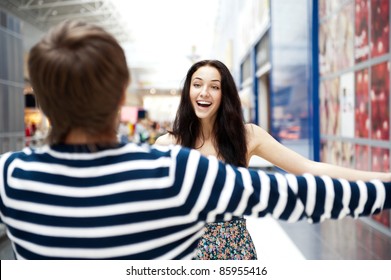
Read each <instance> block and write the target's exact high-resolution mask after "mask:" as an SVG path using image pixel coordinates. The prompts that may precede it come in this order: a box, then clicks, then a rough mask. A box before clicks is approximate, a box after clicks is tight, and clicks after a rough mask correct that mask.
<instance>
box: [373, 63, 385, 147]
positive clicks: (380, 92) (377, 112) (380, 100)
mask: <svg viewBox="0 0 391 280" xmlns="http://www.w3.org/2000/svg"><path fill="white" fill-rule="evenodd" d="M371 72H372V75H371V94H370V96H371V112H372V113H371V124H372V127H371V128H372V139H376V140H389V139H390V108H389V104H390V102H389V100H390V63H389V62H383V63H380V64H377V65H375V66H372V71H371Z"/></svg>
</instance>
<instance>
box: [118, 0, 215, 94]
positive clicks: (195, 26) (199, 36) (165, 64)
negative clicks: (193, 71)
mask: <svg viewBox="0 0 391 280" xmlns="http://www.w3.org/2000/svg"><path fill="white" fill-rule="evenodd" d="M111 1H112V2H113V4H114V6H115V7H117V8H118V11H119V13H120V14H121V15H122V18H123V20H124V22H125V23H126V24H127V26H126V29H127V30H129V32H130V33H129V40H128V41H127V42H124V43H123V46H124V48H125V50H126V53H127V60H128V63H129V65H130V67H131V68H133V69H135V70H136V69H140V70H141V71H140V72H137V73H136V75H137V77H135V78H136V79H138V83H139V84H138V86H141V87H145V88H159V89H178V88H179V87H180V85H181V82H182V80H183V78H184V77H185V74H186V72H187V70H188V68H189V67H190V66H191V64H192V62H193V61H194V59H196V60H197V59H201V58H210V56H211V51H212V47H213V38H214V26H215V22H216V15H217V14H216V12H217V8H218V2H219V0H195V1H194V0H193V1H190V0H164V1H163V0H143V1H140V0H111Z"/></svg>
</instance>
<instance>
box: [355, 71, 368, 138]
mask: <svg viewBox="0 0 391 280" xmlns="http://www.w3.org/2000/svg"><path fill="white" fill-rule="evenodd" d="M368 83H369V80H368V69H364V70H360V71H357V72H356V73H355V89H356V98H355V106H354V111H355V136H356V137H360V138H368V137H369V126H370V119H369V84H368Z"/></svg>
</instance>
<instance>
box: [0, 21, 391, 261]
mask: <svg viewBox="0 0 391 280" xmlns="http://www.w3.org/2000/svg"><path fill="white" fill-rule="evenodd" d="M28 69H29V73H30V77H31V83H32V86H33V89H34V93H35V95H36V98H37V101H38V104H39V106H40V108H41V110H42V111H43V112H44V114H45V115H46V116H47V117H48V119H49V120H50V123H51V131H50V134H49V135H48V138H47V145H45V146H43V147H41V148H37V149H31V148H25V149H24V150H22V151H19V152H10V153H7V154H5V155H3V156H2V157H1V158H0V174H1V177H2V180H1V181H0V191H1V200H0V201H1V208H0V211H1V219H2V222H3V223H4V224H5V225H6V226H7V234H8V237H9V238H10V240H11V242H12V244H13V248H14V253H15V256H16V258H17V259H191V258H192V257H193V253H194V250H195V248H196V246H197V242H198V239H199V237H200V236H201V235H202V233H203V228H204V225H205V223H206V222H213V221H221V220H229V219H231V218H232V216H242V215H248V216H255V217H263V216H265V215H267V214H271V215H272V216H273V217H274V218H276V219H282V220H287V221H290V222H295V221H298V220H300V219H304V218H306V219H308V220H309V221H310V222H320V221H322V220H324V219H339V218H343V217H345V216H353V217H355V218H357V217H359V216H368V215H372V214H374V213H378V212H380V211H381V210H382V209H389V208H390V207H391V183H390V182H384V183H383V182H381V181H380V180H373V181H371V182H360V181H359V182H348V181H346V180H342V179H331V178H329V177H327V176H323V177H317V176H312V175H309V174H305V175H303V176H294V175H292V174H286V175H282V174H278V173H276V174H266V173H265V172H262V171H249V170H247V169H245V168H236V167H234V166H231V165H225V164H223V163H222V162H219V161H218V160H217V159H216V158H215V157H208V158H207V157H203V156H202V155H201V154H200V153H199V152H198V151H195V150H189V149H185V148H182V147H180V146H170V147H169V148H166V147H159V146H155V147H153V146H152V147H151V146H139V145H136V144H134V143H119V142H118V139H117V133H116V129H117V126H118V115H117V114H118V111H119V109H120V108H121V106H122V105H123V103H124V100H125V92H126V88H127V86H128V83H129V80H130V77H129V71H128V66H127V63H126V59H125V55H124V52H123V49H122V48H121V47H120V45H119V44H118V42H117V41H116V40H115V39H114V37H113V36H112V35H110V34H109V33H107V32H106V31H105V30H103V29H102V28H100V27H98V26H95V25H91V24H88V23H84V22H79V21H65V22H63V23H61V24H59V25H58V26H56V27H54V28H52V29H51V30H50V31H49V32H48V33H47V34H46V35H45V36H44V37H43V38H42V40H41V41H40V42H38V43H37V44H36V45H35V46H34V47H33V48H32V49H31V52H30V56H29V60H28ZM254 234H256V233H254Z"/></svg>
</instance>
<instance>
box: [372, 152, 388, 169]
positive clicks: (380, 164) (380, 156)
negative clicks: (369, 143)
mask: <svg viewBox="0 0 391 280" xmlns="http://www.w3.org/2000/svg"><path fill="white" fill-rule="evenodd" d="M371 163H372V171H377V172H390V150H389V149H384V148H380V147H373V148H372V162H371Z"/></svg>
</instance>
